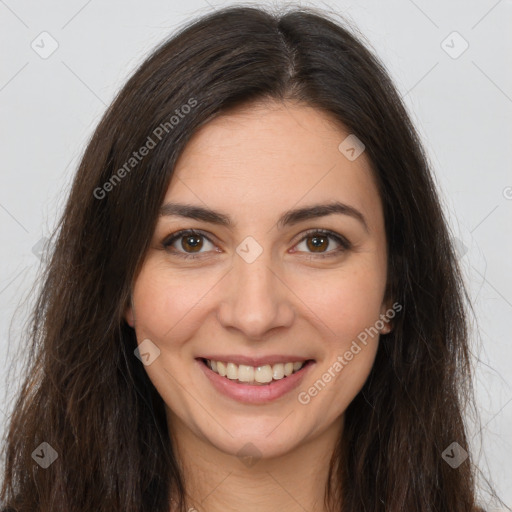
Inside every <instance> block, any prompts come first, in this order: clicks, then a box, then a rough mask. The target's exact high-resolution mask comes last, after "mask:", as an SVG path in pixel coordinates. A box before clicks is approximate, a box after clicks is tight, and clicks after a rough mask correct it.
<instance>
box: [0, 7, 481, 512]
mask: <svg viewBox="0 0 512 512" xmlns="http://www.w3.org/2000/svg"><path fill="white" fill-rule="evenodd" d="M466 298H467V295H466V293H465V291H464V286H463V283H462V280H461V276H460V273H459V269H458V266H457V262H456V259H455V256H454V250H453V246H452V243H451V240H450V237H449V233H448V229H447V225H446V221H445V218H444V216H443V213H442V210H441V207H440V204H439V200H438V196H437V192H436V188H435V186H434V183H433V180H432V177H431V174H430V170H429V167H428V163H427V159H426V157H425V154H424V152H423V149H422V146H421V143H420V141H419V139H418V136H417V134H416V132H415V130H414V127H413V126H412V124H411V121H410V120H409V118H408V115H407V113H406V110H405V108H404V106H403V104H402V102H401V100H400V97H399V95H398V94H397V92H396V90H395V89H394V86H393V85H392V83H391V81H390V78H389V77H388V75H387V73H386V71H385V70H384V68H383V66H382V65H381V64H380V63H379V61H378V60H377V59H376V57H375V56H373V55H372V53H370V51H369V50H368V49H366V48H365V47H364V46H363V44H362V43H361V42H359V41H358V40H357V38H355V37H354V36H353V35H352V34H351V33H350V32H349V31H348V30H347V29H346V28H344V27H342V26H341V25H339V24H337V23H335V22H334V21H332V20H329V19H328V18H327V17H326V16H324V15H322V14H321V13H319V12H315V11H312V10H303V9H301V10H292V11H289V12H287V13H285V14H283V15H280V16H278V15H273V14H270V13H268V12H266V11H264V10H260V9H257V8H247V7H243V8H242V7H232V8H227V9H223V10H220V11H217V12H215V13H213V14H210V15H208V16H205V17H203V18H201V19H199V20H198V21H196V22H195V23H193V24H191V25H190V26H187V27H185V28H184V29H183V30H181V32H180V33H179V34H178V35H176V36H175V37H173V38H172V39H170V40H169V41H167V42H165V44H163V45H162V46H161V47H160V48H158V49H157V50H156V51H155V52H154V53H153V54H152V55H151V56H150V57H149V58H148V59H147V60H146V62H144V63H143V65H142V66H141V67H140V68H139V69H138V70H137V72H136V73H135V74H134V75H133V77H132V78H131V79H130V80H129V81H128V83H127V84H126V86H125V87H124V88H123V89H122V91H121V92H120V93H119V95H118V96H117V98H116V99H115V101H114V102H113V104H112V105H111V106H110V108H109V109H108V111H107V112H106V114H105V115H104V117H103V119H102V121H101V122H100V124H99V126H98V128H97V130H96V132H95V133H94V136H93V137H92V140H91V141H90V143H89V145H88V147H87V150H86V152H85V154H84V156H83V159H82V162H81V164H80V167H79V169H78V172H77V175H76V177H75V180H74V183H73V187H72V190H71V194H70V196H69V200H68V202H67V206H66V208H65V211H64V214H63V216H62V219H61V223H60V225H59V229H58V230H57V232H56V233H55V247H54V251H53V253H52V256H51V261H50V263H49V265H48V268H47V272H46V274H45V281H44V286H43V289H42V291H41V294H40V295H39V298H38V302H37V305H36V308H35V311H34V317H33V325H32V330H31V339H32V344H33V345H32V348H33V351H34V354H35V356H34V358H33V363H32V368H31V371H30V373H29V375H28V377H27V380H26V382H25V385H24V387H23V390H22V393H21V395H20V397H19V398H18V401H17V403H16V407H15V409H14V414H13V416H12V419H11V422H10V426H9V431H8V437H7V443H6V467H5V481H4V484H3V489H2V495H1V496H2V500H3V501H2V503H4V504H5V505H4V506H6V507H10V508H11V509H12V510H17V511H19V512H25V511H27V512H28V511H31V512H33V511H36V510H37V511H50V510H52V511H53V510H66V511H68V512H71V511H84V510H96V511H103V510H104V511H109V512H110V511H121V510H122V511H134V512H135V511H137V512H139V511H152V512H156V511H169V510H173V511H174V510H180V511H185V510H198V511H203V510H204V511H208V512H212V511H218V510H224V511H225V510H245V511H260V510H265V511H270V510H282V509H283V508H286V509H287V510H308V511H319V512H320V511H321V512H324V511H325V512H327V511H339V510H343V511H345V512H347V511H350V512H351V511H354V512H355V511H361V510H372V511H378V510H381V511H384V510H385V511H387V512H399V511H400V512H401V511H403V510H410V511H434V510H435V511H450V512H462V511H465V512H469V511H474V510H477V509H478V508H477V504H476V497H475V485H474V473H473V466H472V464H471V462H470V461H471V457H470V456H469V455H468V453H467V452H468V451H469V448H468V440H467V435H466V430H465V426H464V421H463V411H464V407H465V406H466V405H467V403H470V402H469V398H470V396H471V394H470V391H471V374H470V360H469V349H468V336H467V327H466V313H465V299H466Z"/></svg>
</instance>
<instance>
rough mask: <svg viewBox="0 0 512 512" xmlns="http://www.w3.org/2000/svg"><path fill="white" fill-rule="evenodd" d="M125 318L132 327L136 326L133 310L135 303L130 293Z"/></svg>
mask: <svg viewBox="0 0 512 512" xmlns="http://www.w3.org/2000/svg"><path fill="white" fill-rule="evenodd" d="M124 319H125V320H126V323H127V324H128V325H129V326H130V327H132V328H133V327H135V314H134V312H133V303H132V298H131V295H130V302H129V304H128V305H127V306H126V308H125V310H124Z"/></svg>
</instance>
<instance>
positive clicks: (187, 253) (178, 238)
mask: <svg viewBox="0 0 512 512" xmlns="http://www.w3.org/2000/svg"><path fill="white" fill-rule="evenodd" d="M204 240H206V241H207V243H209V244H212V242H211V241H210V240H209V239H208V237H207V236H206V235H203V234H202V233H198V232H195V231H193V230H190V229H188V230H183V231H178V232H177V233H174V234H172V235H171V236H169V237H167V238H166V239H165V240H164V241H163V242H162V245H163V247H165V249H167V250H169V251H170V252H172V253H173V254H176V255H178V256H183V257H184V258H194V257H199V256H201V255H202V254H204V253H206V252H208V251H202V252H201V249H203V247H204ZM212 245H213V244H212Z"/></svg>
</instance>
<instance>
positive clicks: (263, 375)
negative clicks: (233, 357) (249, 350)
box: [206, 359, 305, 384]
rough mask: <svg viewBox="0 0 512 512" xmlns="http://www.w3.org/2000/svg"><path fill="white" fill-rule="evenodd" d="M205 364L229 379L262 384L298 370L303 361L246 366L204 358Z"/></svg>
mask: <svg viewBox="0 0 512 512" xmlns="http://www.w3.org/2000/svg"><path fill="white" fill-rule="evenodd" d="M206 364H207V365H208V367H209V368H211V369H212V370H213V371H214V372H215V373H218V374H219V375H220V376H221V377H227V378H228V379H231V380H239V381H240V382H249V383H251V382H258V383H261V384H264V383H266V382H271V381H272V379H274V380H280V379H283V378H284V377H288V375H291V374H292V373H293V372H296V371H297V370H300V369H301V368H302V367H303V366H304V364H305V362H295V363H277V364H274V365H270V364H266V365H263V366H257V367H254V366H247V365H245V364H240V365H238V364H235V363H230V362H227V363H224V362H222V361H211V360H210V359H207V360H206Z"/></svg>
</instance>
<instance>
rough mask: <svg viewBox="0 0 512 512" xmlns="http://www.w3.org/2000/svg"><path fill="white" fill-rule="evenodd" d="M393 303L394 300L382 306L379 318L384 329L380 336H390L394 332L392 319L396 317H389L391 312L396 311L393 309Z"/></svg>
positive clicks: (381, 330)
mask: <svg viewBox="0 0 512 512" xmlns="http://www.w3.org/2000/svg"><path fill="white" fill-rule="evenodd" d="M392 303H393V301H392V300H388V301H385V302H383V303H382V306H381V308H380V315H379V318H380V320H381V321H382V322H383V324H384V325H383V327H382V328H381V329H379V331H380V334H388V333H390V332H391V331H392V330H393V324H392V321H391V318H393V316H395V315H393V316H391V318H390V316H389V311H390V310H391V311H393V312H394V310H393V308H392Z"/></svg>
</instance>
